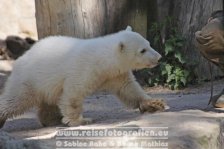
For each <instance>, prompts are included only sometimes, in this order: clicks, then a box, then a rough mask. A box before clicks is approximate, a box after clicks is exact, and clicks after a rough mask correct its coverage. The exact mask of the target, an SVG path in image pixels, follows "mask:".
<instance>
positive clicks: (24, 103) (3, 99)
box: [0, 82, 36, 128]
mask: <svg viewBox="0 0 224 149" xmlns="http://www.w3.org/2000/svg"><path fill="white" fill-rule="evenodd" d="M19 85H20V86H18V85H15V84H13V83H12V82H8V83H7V84H6V88H5V91H4V92H3V94H2V95H1V96H0V128H1V127H2V126H3V125H4V123H5V121H6V120H7V119H8V118H12V117H15V116H18V115H21V114H23V113H24V112H25V111H27V110H28V109H30V108H32V107H33V106H34V105H35V103H36V99H35V93H34V91H33V90H32V87H31V86H30V85H28V84H27V83H23V84H19Z"/></svg>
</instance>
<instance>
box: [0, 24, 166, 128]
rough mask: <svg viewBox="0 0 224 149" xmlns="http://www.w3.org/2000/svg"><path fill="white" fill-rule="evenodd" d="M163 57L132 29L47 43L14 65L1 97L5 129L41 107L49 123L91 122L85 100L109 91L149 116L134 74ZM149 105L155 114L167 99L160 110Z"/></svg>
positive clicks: (43, 119) (52, 39) (1, 119)
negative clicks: (13, 119) (10, 121)
mask: <svg viewBox="0 0 224 149" xmlns="http://www.w3.org/2000/svg"><path fill="white" fill-rule="evenodd" d="M160 58H161V55H160V54H159V53H157V52H156V51H154V50H153V49H152V48H151V47H150V44H149V42H148V41H147V40H145V39H144V38H143V37H142V36H141V35H140V34H138V33H136V32H132V31H131V28H130V27H128V28H127V30H123V31H120V32H118V33H115V34H111V35H107V36H104V37H98V38H93V39H76V38H71V37H63V36H53V37H47V38H45V39H42V40H40V41H39V42H37V43H36V44H34V46H33V47H32V48H31V49H30V50H29V51H28V52H26V53H25V54H24V55H23V56H21V57H20V58H19V59H18V60H16V62H15V64H14V69H13V71H12V73H11V75H10V77H9V78H8V80H7V82H6V86H5V88H4V92H3V94H2V95H1V96H0V125H1V126H3V124H4V122H5V121H6V119H7V118H10V117H14V116H17V115H19V114H22V113H24V112H25V111H27V110H28V109H29V108H31V107H34V106H37V107H39V117H40V121H41V123H42V124H43V125H50V124H52V123H54V122H48V120H46V119H54V118H53V117H56V116H58V115H59V116H58V117H60V118H59V119H60V120H61V118H62V122H63V123H64V124H67V125H69V126H77V125H80V124H85V123H88V122H89V119H86V118H83V117H82V104H83V99H84V98H85V97H86V96H88V95H90V94H92V93H94V92H96V91H99V90H108V91H110V92H111V93H113V94H115V95H117V96H118V98H119V99H120V100H121V101H123V103H125V104H126V105H128V106H130V107H132V108H139V109H140V111H142V112H144V110H146V109H144V105H142V103H144V102H145V101H146V100H148V99H150V97H149V96H148V95H147V94H146V93H145V92H144V91H143V89H141V87H140V85H139V84H138V83H137V82H136V81H135V79H134V76H133V74H132V70H137V69H142V68H146V67H154V66H155V65H157V63H158V60H159V59H160ZM148 101H150V102H149V103H148V106H149V107H150V106H151V108H154V110H155V111H156V110H159V109H160V110H161V109H164V105H163V103H162V101H155V103H156V102H157V103H160V108H158V107H156V106H154V105H153V104H155V103H153V102H152V101H153V100H148ZM46 105H49V108H48V107H47V106H46ZM157 105H158V104H157ZM51 106H55V107H54V108H52V107H51ZM57 107H59V108H57ZM59 110H60V111H59ZM55 111H59V112H57V114H55V113H54V112H55ZM46 113H48V114H46ZM49 113H50V118H47V117H48V116H47V115H49ZM56 119H58V118H56ZM54 120H55V119H54ZM49 121H51V120H49ZM1 126H0V127H1Z"/></svg>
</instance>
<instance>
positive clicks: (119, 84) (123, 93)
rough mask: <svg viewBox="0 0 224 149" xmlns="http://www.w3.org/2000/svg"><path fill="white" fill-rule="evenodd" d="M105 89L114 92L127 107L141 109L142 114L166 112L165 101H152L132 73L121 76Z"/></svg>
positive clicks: (107, 84)
mask: <svg viewBox="0 0 224 149" xmlns="http://www.w3.org/2000/svg"><path fill="white" fill-rule="evenodd" d="M104 88H105V89H107V90H109V91H112V93H114V94H115V95H117V96H118V98H119V99H120V100H121V101H122V102H123V103H124V104H125V105H127V106H129V107H132V108H139V110H140V112H141V113H144V112H146V111H147V112H156V111H163V110H165V106H166V104H165V103H164V101H163V100H157V99H152V98H151V97H150V96H148V95H147V94H146V93H145V91H144V90H143V89H142V88H141V87H140V85H139V84H138V83H137V82H136V81H135V77H134V76H133V74H132V73H131V72H129V73H127V74H123V75H120V76H118V77H116V78H114V79H113V80H110V81H109V82H107V83H106V84H105V86H104Z"/></svg>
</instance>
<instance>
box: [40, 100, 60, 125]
mask: <svg viewBox="0 0 224 149" xmlns="http://www.w3.org/2000/svg"><path fill="white" fill-rule="evenodd" d="M38 118H39V121H40V123H41V124H42V125H43V126H45V127H46V126H55V125H58V124H61V119H62V115H61V113H60V109H59V108H58V106H57V105H50V104H47V103H45V102H41V103H40V104H39V105H38Z"/></svg>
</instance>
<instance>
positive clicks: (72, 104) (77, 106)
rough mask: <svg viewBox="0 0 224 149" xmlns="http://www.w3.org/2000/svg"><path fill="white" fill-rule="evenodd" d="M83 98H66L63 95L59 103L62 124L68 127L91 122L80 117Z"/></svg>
mask: <svg viewBox="0 0 224 149" xmlns="http://www.w3.org/2000/svg"><path fill="white" fill-rule="evenodd" d="M82 106H83V98H77V97H76V98H75V97H73V98H68V96H66V95H65V94H64V95H62V98H61V100H60V102H59V108H60V110H61V113H62V116H63V118H62V123H63V124H66V125H68V126H78V125H85V124H89V123H91V122H92V120H91V119H89V118H83V116H82Z"/></svg>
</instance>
